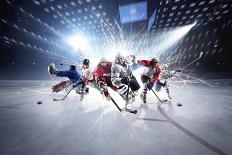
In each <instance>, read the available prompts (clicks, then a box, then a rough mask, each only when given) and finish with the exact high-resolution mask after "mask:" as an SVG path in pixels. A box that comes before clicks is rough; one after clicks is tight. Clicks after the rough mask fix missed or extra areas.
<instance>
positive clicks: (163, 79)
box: [155, 64, 181, 100]
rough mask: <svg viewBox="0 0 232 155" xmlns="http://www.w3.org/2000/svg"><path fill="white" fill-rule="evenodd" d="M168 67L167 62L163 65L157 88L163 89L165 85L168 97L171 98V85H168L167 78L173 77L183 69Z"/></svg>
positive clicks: (157, 89) (158, 89)
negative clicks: (171, 69)
mask: <svg viewBox="0 0 232 155" xmlns="http://www.w3.org/2000/svg"><path fill="white" fill-rule="evenodd" d="M167 68H168V65H166V64H164V65H163V66H162V68H161V73H160V76H159V79H158V80H157V82H156V84H155V90H156V91H157V92H158V91H160V90H161V88H162V87H164V88H165V90H166V93H167V96H168V98H169V99H170V100H171V99H172V97H171V96H170V92H169V85H168V82H167V79H169V78H172V77H173V76H174V75H175V74H176V73H180V72H181V70H179V69H176V70H174V71H169V70H168V69H167Z"/></svg>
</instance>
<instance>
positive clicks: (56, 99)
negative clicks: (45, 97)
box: [53, 98, 64, 101]
mask: <svg viewBox="0 0 232 155" xmlns="http://www.w3.org/2000/svg"><path fill="white" fill-rule="evenodd" d="M63 100H64V98H61V99H58V98H54V99H53V101H63Z"/></svg>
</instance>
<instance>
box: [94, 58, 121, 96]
mask: <svg viewBox="0 0 232 155" xmlns="http://www.w3.org/2000/svg"><path fill="white" fill-rule="evenodd" d="M111 67H112V62H110V61H107V59H106V58H104V57H102V58H101V59H100V63H99V64H98V65H97V67H96V68H95V69H94V71H93V76H94V79H95V82H96V84H97V87H98V88H99V90H100V92H101V93H102V94H103V95H104V96H105V97H106V99H110V96H109V93H108V90H107V87H110V88H111V89H113V90H114V91H116V90H117V87H116V86H114V85H113V84H112V82H111Z"/></svg>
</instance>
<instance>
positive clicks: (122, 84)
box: [111, 54, 140, 110]
mask: <svg viewBox="0 0 232 155" xmlns="http://www.w3.org/2000/svg"><path fill="white" fill-rule="evenodd" d="M111 80H112V84H113V85H115V86H116V87H117V92H118V93H119V95H120V96H121V97H122V98H123V99H124V100H125V101H126V105H125V108H124V109H125V110H127V105H128V103H131V102H134V101H135V95H136V91H137V90H138V89H139V88H140V85H139V83H138V81H137V80H136V78H135V77H134V76H133V75H132V73H131V70H130V66H129V65H127V64H126V61H125V59H124V57H123V56H122V55H120V54H117V56H116V57H115V61H114V63H113V64H112V68H111ZM129 88H130V91H129V92H128V90H129Z"/></svg>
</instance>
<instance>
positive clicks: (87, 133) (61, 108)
mask: <svg viewBox="0 0 232 155" xmlns="http://www.w3.org/2000/svg"><path fill="white" fill-rule="evenodd" d="M53 83H54V82H43V81H41V82H39V81H10V82H9V81H8V82H6V81H1V82H0V96H1V97H0V154H1V155H10V154H23V155H35V154H56V155H59V154H65V155H69V154H70V155H72V154H76V155H81V154H88V155H113V154H114V155H116V154H117V155H118V154H120V155H142V154H144V155H154V154H155V155H159V154H160V155H169V154H176V155H187V154H188V155H211V154H212V155H213V154H232V147H231V144H232V123H231V122H232V105H231V104H232V101H231V100H232V94H231V92H232V86H223V85H221V86H219V85H218V86H215V85H202V84H191V83H186V84H183V83H171V88H170V92H171V95H172V96H173V100H172V101H171V102H167V103H163V104H161V105H160V106H159V104H157V103H158V100H157V98H156V97H155V96H154V94H152V92H149V94H148V96H149V100H148V103H147V104H146V105H145V104H143V103H142V102H141V101H140V98H139V97H137V100H136V103H134V104H133V105H131V107H133V108H135V109H137V110H138V113H137V114H130V113H126V112H123V113H120V112H119V111H117V109H116V108H115V106H114V105H113V103H111V101H105V100H104V99H102V96H101V95H100V94H99V92H98V91H97V90H95V89H93V88H91V89H90V94H89V95H88V96H85V98H84V100H83V102H80V101H79V96H78V95H77V94H75V93H74V92H73V93H71V94H70V96H68V97H67V98H66V100H64V101H59V102H54V101H52V99H53V98H54V97H57V98H60V97H63V96H64V94H52V93H51V90H50V86H51V85H52V84H53ZM160 96H161V97H162V94H160ZM164 97H165V96H163V97H162V98H164ZM38 101H41V102H42V104H37V102H38ZM178 103H181V104H182V106H177V104H178Z"/></svg>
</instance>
